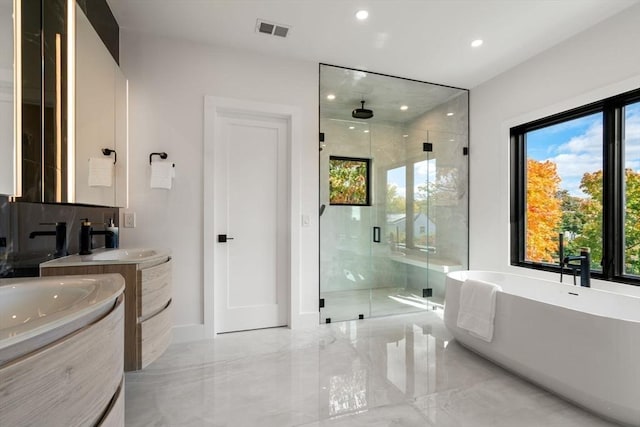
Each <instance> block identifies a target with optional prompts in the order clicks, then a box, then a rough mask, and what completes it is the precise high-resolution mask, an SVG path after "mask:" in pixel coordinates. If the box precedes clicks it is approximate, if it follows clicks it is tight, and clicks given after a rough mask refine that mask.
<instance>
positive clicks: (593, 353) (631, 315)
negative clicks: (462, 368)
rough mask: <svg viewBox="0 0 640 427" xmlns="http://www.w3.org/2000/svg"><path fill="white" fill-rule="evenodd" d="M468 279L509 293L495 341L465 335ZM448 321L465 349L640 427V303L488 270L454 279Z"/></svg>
mask: <svg viewBox="0 0 640 427" xmlns="http://www.w3.org/2000/svg"><path fill="white" fill-rule="evenodd" d="M466 279H476V280H484V281H487V282H492V283H495V284H497V285H499V286H501V287H502V291H501V292H498V294H497V299H496V312H495V324H494V334H493V340H492V341H491V342H486V341H483V340H482V339H479V338H476V337H474V336H472V335H470V334H469V333H468V332H467V331H466V330H464V329H461V328H458V327H457V325H456V323H457V317H458V309H459V302H460V289H461V286H462V283H463V282H464V281H465V280H466ZM445 286H446V289H445V293H446V294H445V298H446V299H445V310H444V322H445V325H446V327H447V329H448V330H449V331H450V332H451V334H452V335H453V336H454V337H455V338H456V340H457V341H458V342H460V343H461V344H462V345H464V346H465V347H467V348H469V349H471V350H472V351H474V352H476V353H478V354H480V355H482V356H484V357H486V358H487V359H490V360H492V361H493V362H495V363H497V364H499V365H501V366H503V367H505V368H507V369H509V370H511V371H513V372H515V373H517V374H519V375H521V376H523V377H525V378H527V379H528V380H530V381H531V382H534V383H536V384H538V385H540V386H542V387H543V388H546V389H548V390H550V391H552V392H555V393H557V394H559V395H560V396H562V397H564V398H565V399H567V400H570V401H572V402H574V403H576V404H577V405H579V406H582V407H583V408H585V409H587V410H589V411H592V412H595V413H597V414H599V415H601V416H602V417H604V418H608V419H610V420H613V421H616V422H618V423H623V424H626V425H631V426H640V298H636V297H632V296H625V295H620V294H615V293H611V292H606V291H601V290H597V289H592V288H581V287H579V286H577V287H576V286H573V285H568V284H560V283H558V282H552V281H548V280H541V279H535V278H531V277H526V276H519V275H515V274H506V273H496V272H488V271H457V272H453V273H449V274H448V275H447V278H446V282H445Z"/></svg>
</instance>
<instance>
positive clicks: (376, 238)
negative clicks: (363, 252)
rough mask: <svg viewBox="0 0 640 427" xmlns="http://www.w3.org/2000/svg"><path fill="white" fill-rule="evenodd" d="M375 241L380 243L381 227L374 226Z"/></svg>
mask: <svg viewBox="0 0 640 427" xmlns="http://www.w3.org/2000/svg"><path fill="white" fill-rule="evenodd" d="M373 242H374V243H380V227H373Z"/></svg>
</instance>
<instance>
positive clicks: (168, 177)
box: [150, 161, 175, 190]
mask: <svg viewBox="0 0 640 427" xmlns="http://www.w3.org/2000/svg"><path fill="white" fill-rule="evenodd" d="M174 169H175V168H174V166H173V163H171V162H161V161H155V162H153V163H151V183H150V184H151V188H165V189H167V190H171V183H172V179H173V177H174V176H175V171H174Z"/></svg>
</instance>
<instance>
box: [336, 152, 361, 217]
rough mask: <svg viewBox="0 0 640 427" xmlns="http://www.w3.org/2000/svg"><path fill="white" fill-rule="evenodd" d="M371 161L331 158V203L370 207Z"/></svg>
mask: <svg viewBox="0 0 640 427" xmlns="http://www.w3.org/2000/svg"><path fill="white" fill-rule="evenodd" d="M369 162H370V160H369V159H357V158H351V157H335V156H331V157H330V158H329V203H331V204H332V205H347V206H370V205H371V200H370V188H369V187H370V186H369V180H370V179H369V177H370V172H369Z"/></svg>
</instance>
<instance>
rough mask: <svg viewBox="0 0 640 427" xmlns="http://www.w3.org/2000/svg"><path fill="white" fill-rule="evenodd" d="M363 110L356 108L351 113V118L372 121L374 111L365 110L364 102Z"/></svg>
mask: <svg viewBox="0 0 640 427" xmlns="http://www.w3.org/2000/svg"><path fill="white" fill-rule="evenodd" d="M360 102H361V103H362V108H356V109H355V110H353V111H352V112H351V117H353V118H354V119H370V118H371V117H373V110H369V109H366V108H364V100H362V101H360Z"/></svg>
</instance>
